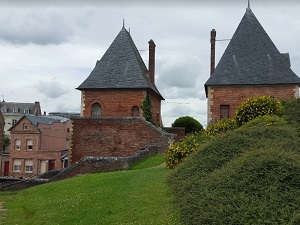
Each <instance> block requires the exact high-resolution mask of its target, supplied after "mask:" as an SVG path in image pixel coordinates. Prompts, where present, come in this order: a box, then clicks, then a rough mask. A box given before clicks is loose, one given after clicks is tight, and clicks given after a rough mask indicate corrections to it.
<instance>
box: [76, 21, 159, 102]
mask: <svg viewBox="0 0 300 225" xmlns="http://www.w3.org/2000/svg"><path fill="white" fill-rule="evenodd" d="M77 89H78V90H85V89H151V90H153V91H154V92H155V93H156V94H158V95H159V96H161V94H160V93H159V91H158V90H157V88H156V86H155V85H154V84H152V83H151V82H150V80H149V75H148V70H147V67H146V66H145V64H144V62H143V59H142V57H141V56H140V54H139V52H138V50H137V48H136V46H135V44H134V42H133V40H132V38H131V36H130V34H129V32H128V31H127V30H126V29H125V27H124V26H123V27H122V29H121V31H120V32H119V34H118V35H117V37H116V38H115V40H114V41H113V43H112V44H111V45H110V47H109V48H108V49H107V51H106V52H105V54H104V55H103V57H102V58H101V59H100V60H98V61H97V63H96V66H95V68H94V69H93V71H92V72H91V74H90V75H89V76H88V78H87V79H86V80H85V81H84V82H83V83H82V84H81V85H80V86H79V87H78V88H77ZM161 98H162V99H163V97H162V96H161Z"/></svg>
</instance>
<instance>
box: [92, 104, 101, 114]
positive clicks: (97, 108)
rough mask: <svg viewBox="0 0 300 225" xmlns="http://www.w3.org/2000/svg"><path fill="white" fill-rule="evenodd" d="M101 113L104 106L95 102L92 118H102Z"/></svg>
mask: <svg viewBox="0 0 300 225" xmlns="http://www.w3.org/2000/svg"><path fill="white" fill-rule="evenodd" d="M96 106H99V107H96ZM101 111H102V106H101V104H100V103H99V102H95V103H93V104H92V106H91V116H92V117H97V116H101Z"/></svg>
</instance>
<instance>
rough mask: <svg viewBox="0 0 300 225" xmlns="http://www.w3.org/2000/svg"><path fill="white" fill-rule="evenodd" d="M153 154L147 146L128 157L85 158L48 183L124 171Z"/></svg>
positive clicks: (152, 150)
mask: <svg viewBox="0 0 300 225" xmlns="http://www.w3.org/2000/svg"><path fill="white" fill-rule="evenodd" d="M155 154H157V148H156V146H149V147H147V148H146V149H143V150H140V151H138V152H136V153H135V154H133V155H131V156H128V157H85V158H83V159H81V160H79V161H78V162H76V163H75V164H73V165H71V166H69V167H67V168H65V169H63V170H62V171H61V172H60V173H59V174H57V175H56V176H54V177H53V178H51V179H49V181H51V182H52V181H56V180H61V179H66V178H70V177H74V176H78V175H80V174H87V173H99V172H110V171H117V170H126V169H128V168H129V167H130V165H132V164H133V163H135V162H137V161H139V160H141V159H143V158H147V157H149V156H152V155H155Z"/></svg>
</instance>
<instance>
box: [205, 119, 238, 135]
mask: <svg viewBox="0 0 300 225" xmlns="http://www.w3.org/2000/svg"><path fill="white" fill-rule="evenodd" d="M236 128H237V123H236V121H235V120H234V119H229V118H225V119H222V120H220V121H218V122H216V123H214V124H210V125H208V126H207V128H206V129H205V131H204V132H203V133H204V134H205V135H207V136H216V135H219V134H222V133H225V132H226V131H231V130H234V129H236Z"/></svg>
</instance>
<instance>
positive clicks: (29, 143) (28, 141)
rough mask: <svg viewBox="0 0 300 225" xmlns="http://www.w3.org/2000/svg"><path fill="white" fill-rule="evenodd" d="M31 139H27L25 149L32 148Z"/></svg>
mask: <svg viewBox="0 0 300 225" xmlns="http://www.w3.org/2000/svg"><path fill="white" fill-rule="evenodd" d="M32 142H33V141H32V140H27V150H32Z"/></svg>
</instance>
